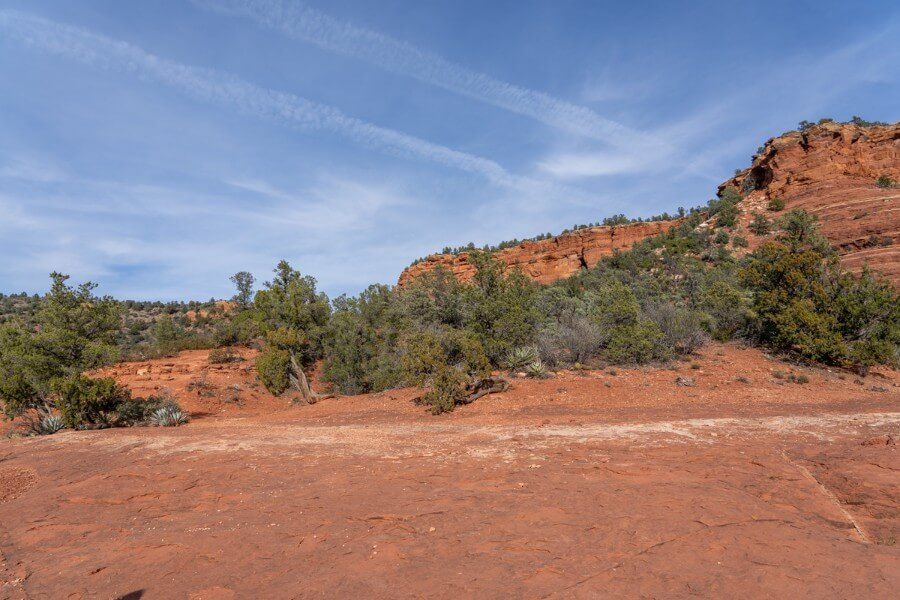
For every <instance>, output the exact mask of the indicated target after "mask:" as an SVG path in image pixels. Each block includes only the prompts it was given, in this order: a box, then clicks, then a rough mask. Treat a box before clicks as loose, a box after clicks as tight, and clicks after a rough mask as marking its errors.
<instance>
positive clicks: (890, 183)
mask: <svg viewBox="0 0 900 600" xmlns="http://www.w3.org/2000/svg"><path fill="white" fill-rule="evenodd" d="M875 185H877V186H878V187H880V188H892V187H895V186H896V185H897V182H896V181H894V180H893V179H891V178H890V177H888V176H887V175H881V176H879V177H878V179H876V180H875Z"/></svg>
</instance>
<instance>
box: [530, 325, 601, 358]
mask: <svg viewBox="0 0 900 600" xmlns="http://www.w3.org/2000/svg"><path fill="white" fill-rule="evenodd" d="M604 341H605V336H604V335H603V332H602V331H601V329H600V327H599V326H598V325H597V324H595V323H594V322H593V321H591V320H590V319H589V318H587V317H585V316H581V315H575V316H573V317H569V318H567V319H565V321H564V322H562V323H554V324H552V325H548V326H547V327H545V328H544V329H542V330H541V331H540V333H539V334H538V342H537V345H538V354H539V356H540V359H541V360H542V361H544V362H545V363H546V364H548V365H550V366H557V365H560V364H575V363H586V362H588V361H589V360H590V359H591V358H594V357H596V356H598V355H599V354H600V351H601V348H602V347H603V343H604Z"/></svg>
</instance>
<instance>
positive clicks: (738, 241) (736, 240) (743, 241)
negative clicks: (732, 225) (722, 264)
mask: <svg viewBox="0 0 900 600" xmlns="http://www.w3.org/2000/svg"><path fill="white" fill-rule="evenodd" d="M731 243H732V244H734V247H735V248H746V247H747V246H749V245H750V242H748V241H747V238H745V237H741V236H739V235H736V236H734V237H733V238H732V239H731Z"/></svg>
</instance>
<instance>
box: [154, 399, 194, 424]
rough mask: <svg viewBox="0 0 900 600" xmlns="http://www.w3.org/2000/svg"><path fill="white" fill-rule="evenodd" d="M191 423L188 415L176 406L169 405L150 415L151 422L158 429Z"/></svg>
mask: <svg viewBox="0 0 900 600" xmlns="http://www.w3.org/2000/svg"><path fill="white" fill-rule="evenodd" d="M188 421H189V419H188V416H187V414H186V413H185V412H184V411H183V410H181V407H179V406H177V405H175V404H167V405H166V406H163V407H162V408H158V409H156V410H155V411H153V414H151V415H150V422H151V423H152V424H154V425H156V426H157V427H178V426H179V425H184V424H185V423H187V422H188Z"/></svg>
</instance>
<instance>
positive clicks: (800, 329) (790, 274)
mask: <svg viewBox="0 0 900 600" xmlns="http://www.w3.org/2000/svg"><path fill="white" fill-rule="evenodd" d="M741 278H742V280H743V282H744V284H745V285H747V287H748V288H749V289H750V290H751V291H752V293H753V310H754V312H755V314H756V316H757V319H756V323H757V335H758V337H759V339H760V340H761V341H762V342H763V343H765V344H767V345H769V346H771V347H773V348H774V349H776V350H779V351H782V352H786V353H789V354H793V355H796V356H798V357H801V358H805V359H810V360H815V361H819V362H824V363H829V364H836V365H842V366H855V367H857V368H858V369H861V370H865V369H867V368H868V367H869V366H871V365H872V364H876V363H878V362H889V363H896V360H897V358H898V351H897V349H898V347H900V296H898V294H897V293H896V291H895V290H894V289H893V287H892V286H891V285H890V284H889V283H887V282H880V281H877V280H875V279H874V278H873V277H872V276H871V274H870V273H868V272H867V271H866V272H864V273H863V274H862V275H861V276H859V277H855V276H853V275H851V274H848V273H844V272H842V271H841V269H840V265H839V263H838V261H837V259H836V258H835V257H834V256H833V254H832V252H831V249H830V248H829V247H828V245H827V242H825V241H824V240H823V238H822V237H821V235H820V234H819V232H818V229H817V227H816V224H815V221H814V220H813V219H812V218H811V217H809V216H808V215H806V214H805V213H803V212H802V211H791V213H788V216H787V217H786V219H785V231H784V232H783V234H782V235H781V236H779V240H778V242H768V243H766V244H764V245H763V246H761V247H760V248H759V249H758V250H757V251H756V252H754V253H753V254H752V255H751V257H750V260H749V261H748V263H747V266H746V268H744V269H743V270H742V272H741Z"/></svg>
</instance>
